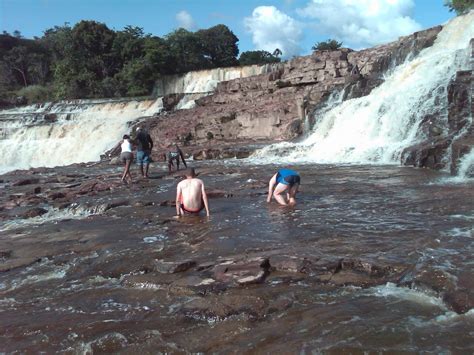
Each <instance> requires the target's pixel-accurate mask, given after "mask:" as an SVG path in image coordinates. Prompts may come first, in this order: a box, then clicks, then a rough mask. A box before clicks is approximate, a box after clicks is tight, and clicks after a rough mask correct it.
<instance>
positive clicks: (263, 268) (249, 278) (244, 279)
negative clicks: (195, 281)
mask: <svg viewBox="0 0 474 355" xmlns="http://www.w3.org/2000/svg"><path fill="white" fill-rule="evenodd" d="M269 272H270V262H269V259H268V258H265V257H256V258H249V259H241V260H227V261H224V262H222V263H220V264H218V265H216V266H215V267H214V268H213V275H214V276H213V277H214V279H216V280H218V281H220V282H226V283H234V282H235V283H237V284H240V285H246V284H251V283H261V282H264V281H265V278H266V276H267V275H268V274H269Z"/></svg>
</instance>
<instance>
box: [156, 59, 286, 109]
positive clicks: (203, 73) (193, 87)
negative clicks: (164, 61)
mask: <svg viewBox="0 0 474 355" xmlns="http://www.w3.org/2000/svg"><path fill="white" fill-rule="evenodd" d="M279 66H280V64H278V63H277V64H265V65H249V66H244V67H228V68H215V69H209V70H199V71H192V72H189V73H186V74H183V75H171V76H167V77H163V78H162V79H161V80H159V81H158V82H157V84H156V86H155V89H154V95H156V96H165V95H169V94H184V96H183V98H182V99H181V100H180V102H179V103H178V104H177V105H176V108H177V109H191V108H193V107H195V106H196V103H195V101H196V100H197V99H199V98H201V97H203V96H206V95H209V94H211V93H212V92H214V90H215V89H216V87H217V84H219V83H220V82H222V81H229V80H233V79H238V78H247V77H249V76H254V75H260V74H266V73H270V72H272V71H274V70H277V69H278V68H279Z"/></svg>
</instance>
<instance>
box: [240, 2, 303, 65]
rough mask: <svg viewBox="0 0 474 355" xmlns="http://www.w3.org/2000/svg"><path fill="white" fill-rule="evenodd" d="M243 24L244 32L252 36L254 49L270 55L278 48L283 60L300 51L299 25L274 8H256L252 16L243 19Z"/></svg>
mask: <svg viewBox="0 0 474 355" xmlns="http://www.w3.org/2000/svg"><path fill="white" fill-rule="evenodd" d="M244 24H245V28H246V30H247V31H248V32H249V33H251V34H252V41H253V44H254V45H255V47H256V49H259V50H261V49H263V50H266V51H268V52H270V53H272V52H273V51H274V50H275V49H276V48H279V49H280V50H281V51H282V52H283V57H285V58H288V57H291V56H293V55H297V54H299V53H300V51H301V47H300V45H299V42H300V40H301V37H302V29H301V24H300V23H298V22H297V21H295V20H294V19H293V18H291V17H290V16H288V15H286V14H285V13H283V12H281V11H280V10H278V9H277V8H276V7H274V6H259V7H256V8H255V9H254V10H253V12H252V16H250V17H246V18H245V19H244Z"/></svg>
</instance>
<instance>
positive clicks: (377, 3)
mask: <svg viewBox="0 0 474 355" xmlns="http://www.w3.org/2000/svg"><path fill="white" fill-rule="evenodd" d="M443 3H444V1H443V0H267V1H265V0H0V31H8V32H10V33H12V32H13V31H15V30H19V31H20V32H21V34H22V35H23V37H26V38H33V37H34V36H38V37H40V36H42V35H43V32H44V31H45V30H46V29H48V28H51V27H54V26H56V25H58V26H60V25H63V24H64V23H66V22H67V23H69V24H70V25H72V26H73V25H74V24H76V23H77V22H79V21H80V20H94V21H98V22H102V23H105V24H106V25H107V26H108V27H109V28H111V29H114V30H121V29H123V28H124V27H125V26H127V25H132V26H139V27H142V28H143V29H144V31H145V33H150V34H152V35H156V36H160V37H163V36H165V35H166V34H168V33H170V32H172V31H173V30H175V29H177V28H180V27H183V28H186V29H187V30H190V31H195V30H198V29H205V28H209V27H212V26H215V25H217V24H224V25H226V26H227V27H229V28H230V30H231V31H232V32H234V34H235V35H236V36H237V37H238V38H239V43H238V46H239V49H240V52H244V51H248V50H266V51H269V52H273V50H274V49H276V48H279V49H280V50H281V51H282V52H283V57H284V58H290V57H292V56H295V55H306V54H309V53H311V47H312V46H313V45H314V44H315V43H317V42H320V41H325V40H327V39H336V40H338V41H340V42H342V43H343V46H344V47H349V48H352V49H362V48H367V47H372V46H375V45H378V44H382V43H386V42H390V41H393V40H396V39H397V38H398V37H400V36H404V35H408V34H411V33H413V32H415V31H419V30H422V29H426V28H429V27H433V26H436V25H439V24H443V23H445V22H446V21H448V20H449V19H451V18H452V17H454V14H453V13H452V12H449V11H448V9H447V8H446V7H445V6H444V5H443Z"/></svg>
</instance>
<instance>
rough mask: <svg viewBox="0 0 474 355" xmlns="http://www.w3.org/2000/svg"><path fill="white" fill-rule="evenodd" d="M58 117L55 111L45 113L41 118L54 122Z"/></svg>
mask: <svg viewBox="0 0 474 355" xmlns="http://www.w3.org/2000/svg"><path fill="white" fill-rule="evenodd" d="M57 119H58V115H56V114H55V113H47V114H45V115H44V116H43V120H45V121H46V122H56V121H57Z"/></svg>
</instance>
